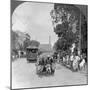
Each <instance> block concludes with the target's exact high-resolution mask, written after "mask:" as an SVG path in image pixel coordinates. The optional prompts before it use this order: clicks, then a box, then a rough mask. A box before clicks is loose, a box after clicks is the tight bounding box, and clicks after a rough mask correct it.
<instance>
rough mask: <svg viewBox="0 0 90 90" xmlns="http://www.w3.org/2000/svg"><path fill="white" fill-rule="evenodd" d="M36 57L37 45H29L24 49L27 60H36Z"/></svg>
mask: <svg viewBox="0 0 90 90" xmlns="http://www.w3.org/2000/svg"><path fill="white" fill-rule="evenodd" d="M37 57H38V47H35V46H29V47H27V49H26V58H27V61H37Z"/></svg>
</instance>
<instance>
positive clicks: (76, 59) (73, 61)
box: [58, 45, 86, 71]
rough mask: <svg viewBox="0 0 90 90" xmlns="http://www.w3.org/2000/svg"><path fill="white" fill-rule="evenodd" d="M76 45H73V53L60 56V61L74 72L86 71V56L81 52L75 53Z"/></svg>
mask: <svg viewBox="0 0 90 90" xmlns="http://www.w3.org/2000/svg"><path fill="white" fill-rule="evenodd" d="M74 48H75V45H72V48H71V53H69V54H68V53H64V55H63V56H59V57H58V60H59V62H61V63H62V64H63V65H64V66H66V67H68V68H70V69H71V70H73V71H78V70H82V69H85V65H86V55H85V53H82V54H81V53H80V52H79V51H78V52H77V53H76V52H75V51H74Z"/></svg>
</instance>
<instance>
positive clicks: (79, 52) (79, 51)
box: [78, 10, 81, 55]
mask: <svg viewBox="0 0 90 90" xmlns="http://www.w3.org/2000/svg"><path fill="white" fill-rule="evenodd" d="M79 23H80V24H79V29H80V31H79V48H78V49H79V50H78V54H79V55H80V54H81V10H80V20H79Z"/></svg>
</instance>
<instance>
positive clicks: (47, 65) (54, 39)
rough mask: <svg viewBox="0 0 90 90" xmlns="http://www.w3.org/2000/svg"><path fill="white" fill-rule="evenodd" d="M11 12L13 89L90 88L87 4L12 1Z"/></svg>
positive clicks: (11, 74) (11, 76) (11, 78)
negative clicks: (89, 85) (89, 78)
mask: <svg viewBox="0 0 90 90" xmlns="http://www.w3.org/2000/svg"><path fill="white" fill-rule="evenodd" d="M10 9H11V10H10V11H11V13H10V14H11V16H10V18H11V19H10V23H11V25H10V41H11V46H10V48H11V49H10V54H11V60H10V62H11V65H10V72H11V73H10V81H11V82H10V83H11V88H12V89H15V90H19V89H30V88H46V87H62V86H63V87H64V86H80V85H88V5H83V4H69V3H68V4H65V3H51V2H39V1H19V0H11V7H10Z"/></svg>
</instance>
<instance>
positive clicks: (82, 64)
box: [79, 58, 86, 70]
mask: <svg viewBox="0 0 90 90" xmlns="http://www.w3.org/2000/svg"><path fill="white" fill-rule="evenodd" d="M85 63H86V62H85V59H84V58H82V61H81V62H80V64H79V69H80V70H82V69H85Z"/></svg>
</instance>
